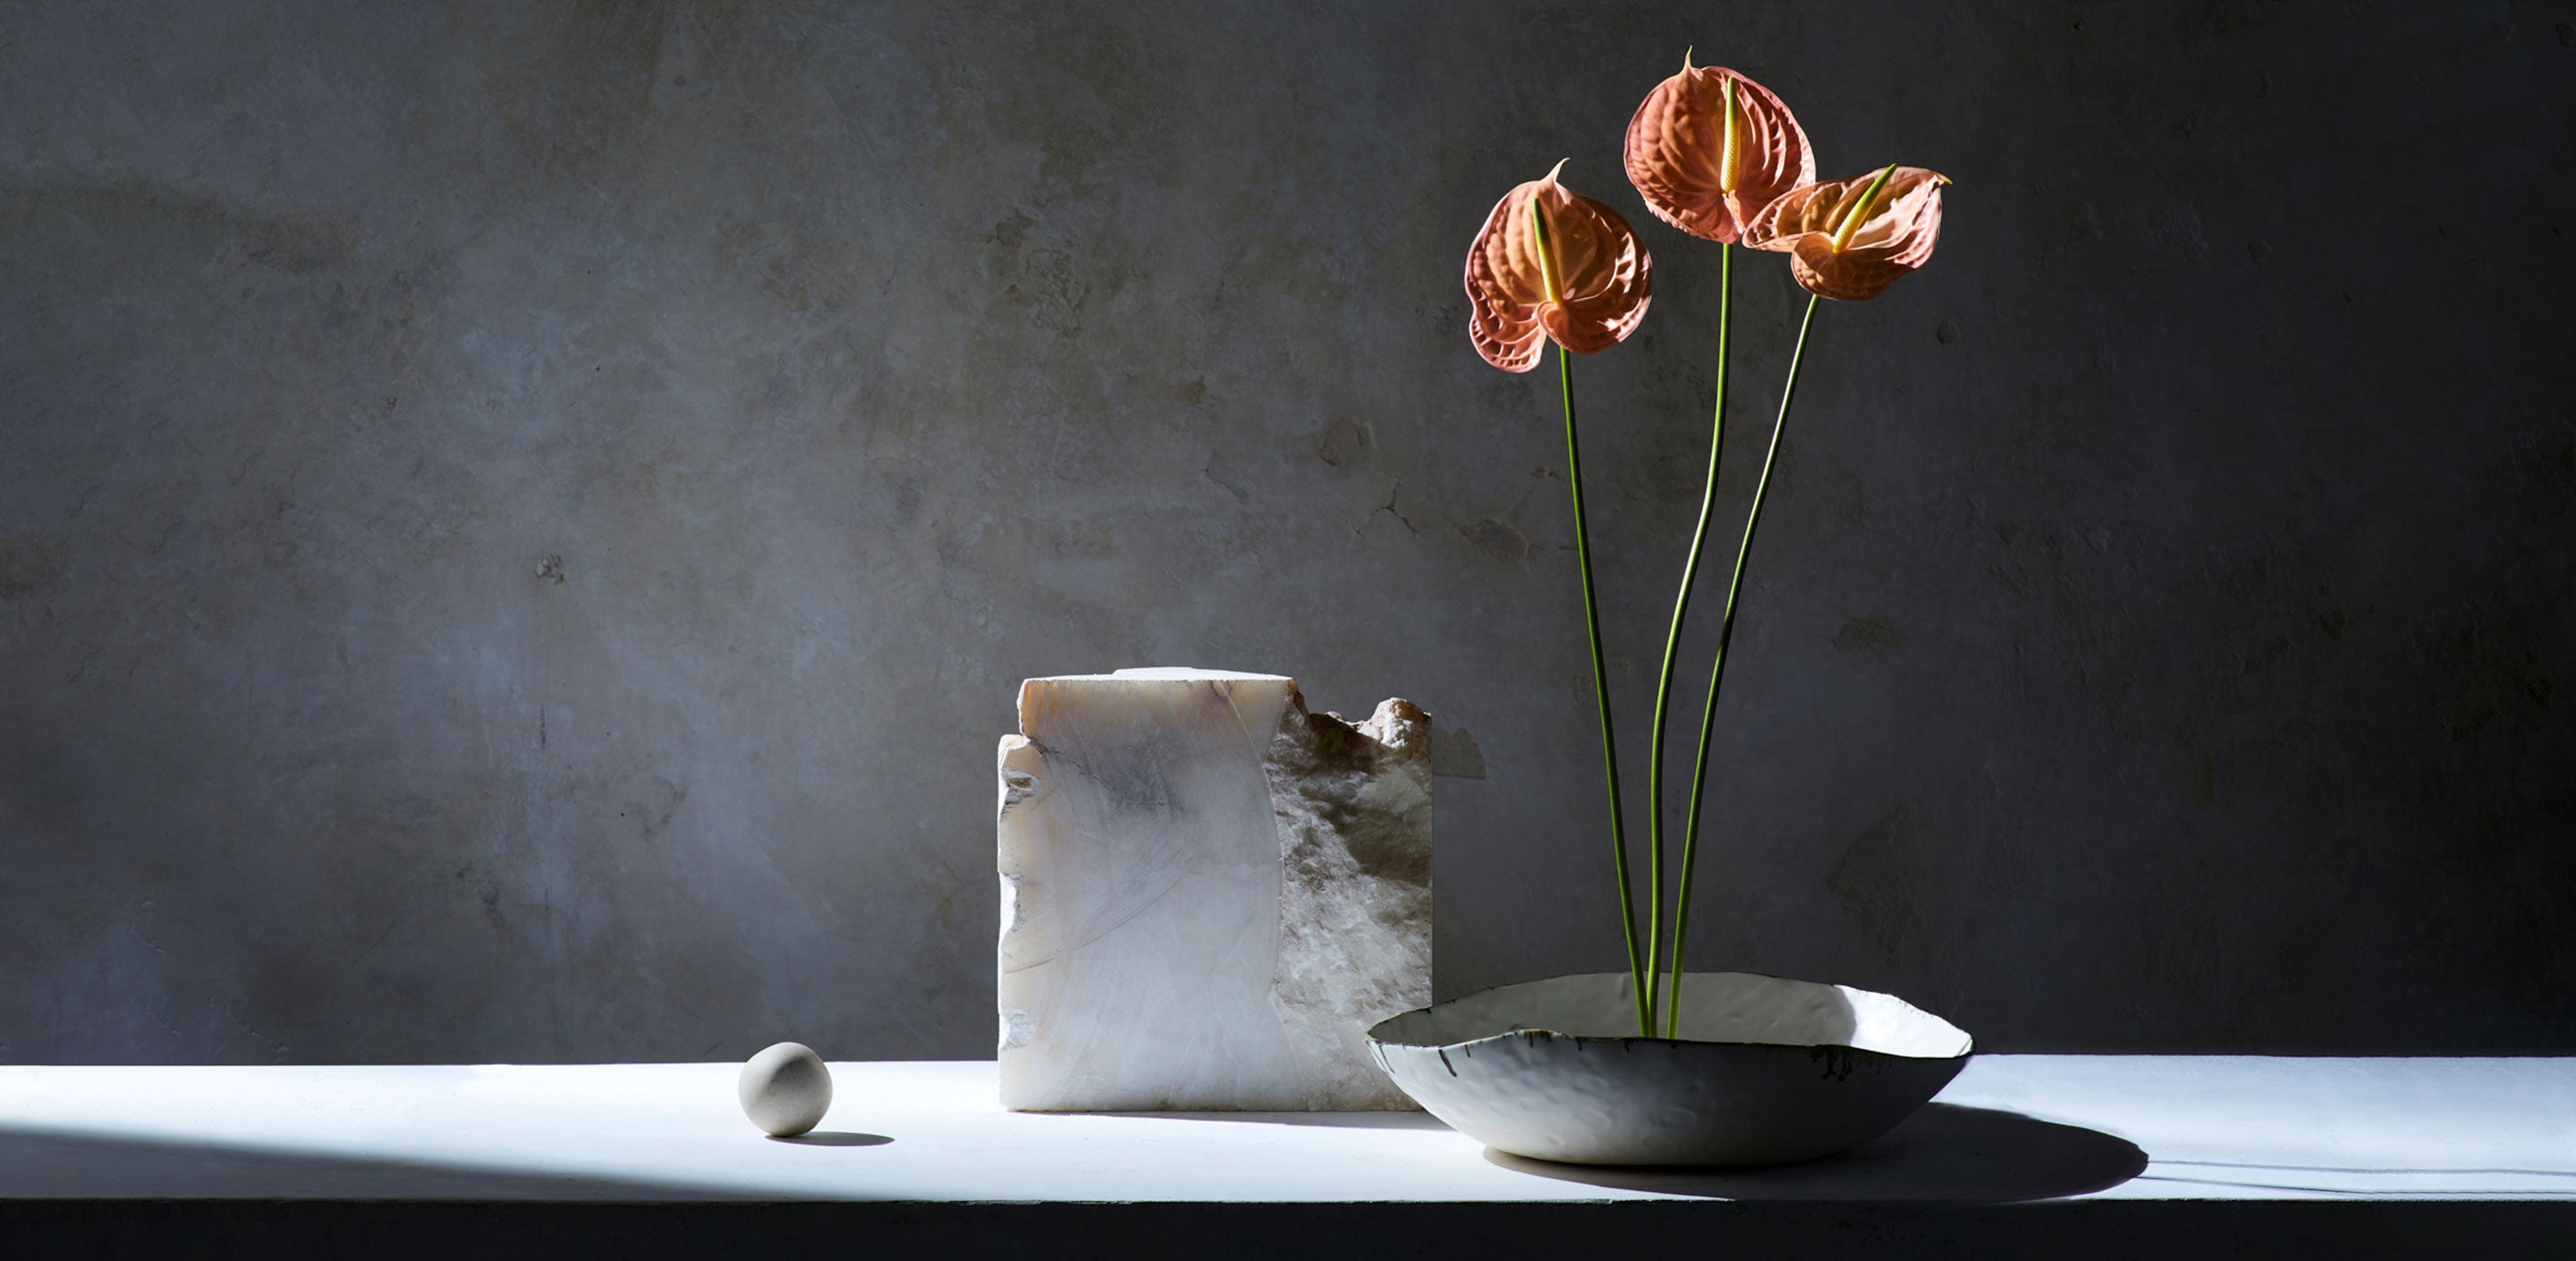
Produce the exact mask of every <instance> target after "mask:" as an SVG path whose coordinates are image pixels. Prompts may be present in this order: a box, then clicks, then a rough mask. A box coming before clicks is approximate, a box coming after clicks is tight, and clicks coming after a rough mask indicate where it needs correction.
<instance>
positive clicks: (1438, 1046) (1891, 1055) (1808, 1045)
mask: <svg viewBox="0 0 2576 1261" xmlns="http://www.w3.org/2000/svg"><path fill="white" fill-rule="evenodd" d="M1626 975H1627V974H1626V973H1624V972H1569V973H1562V974H1560V975H1557V976H1545V977H1539V978H1536V979H1534V980H1528V981H1511V982H1506V983H1504V984H1502V985H1488V986H1486V987H1485V988H1483V989H1480V990H1476V991H1474V992H1472V993H1467V994H1461V995H1459V996H1458V997H1456V998H1451V999H1445V1000H1443V1001H1441V1002H1437V1003H1433V1004H1431V1005H1430V1006H1427V1007H1415V1008H1411V1009H1409V1010H1406V1011H1400V1012H1397V1013H1396V1014H1394V1015H1392V1016H1388V1017H1386V1018H1385V1019H1383V1020H1380V1021H1378V1022H1376V1023H1375V1024H1372V1025H1370V1026H1369V1027H1368V1029H1367V1030H1366V1031H1365V1032H1364V1033H1363V1034H1361V1037H1363V1038H1364V1039H1366V1040H1367V1042H1368V1044H1369V1048H1370V1050H1372V1051H1375V1052H1377V1053H1378V1055H1379V1056H1380V1057H1381V1067H1383V1066H1384V1064H1383V1056H1384V1055H1385V1053H1386V1051H1387V1049H1388V1048H1396V1049H1401V1050H1406V1051H1413V1052H1417V1053H1418V1052H1422V1051H1456V1050H1461V1049H1465V1050H1468V1051H1470V1052H1472V1051H1473V1049H1474V1048H1476V1047H1480V1046H1484V1045H1487V1044H1489V1043H1495V1042H1502V1041H1505V1040H1507V1039H1512V1038H1520V1039H1523V1040H1525V1041H1526V1042H1527V1043H1528V1044H1529V1045H1532V1046H1535V1045H1537V1042H1538V1039H1540V1038H1546V1039H1548V1040H1550V1041H1560V1040H1561V1041H1568V1042H1572V1043H1575V1044H1576V1045H1575V1049H1576V1050H1578V1051H1579V1050H1581V1049H1583V1047H1582V1044H1583V1043H1586V1042H1602V1043H1618V1044H1623V1045H1632V1044H1636V1043H1661V1044H1663V1045H1665V1046H1671V1047H1768V1048H1777V1049H1781V1050H1792V1051H1797V1050H1804V1051H1826V1052H1834V1051H1840V1052H1842V1053H1844V1054H1846V1055H1877V1056H1883V1057H1885V1058H1887V1059H1891V1060H1905V1061H1909V1062H1913V1063H1919V1064H1943V1063H1951V1062H1957V1061H1964V1060H1967V1059H1968V1058H1969V1057H1971V1056H1973V1055H1975V1054H1976V1053H1977V1049H1976V1039H1975V1037H1974V1036H1973V1035H1971V1034H1970V1033H1969V1032H1968V1031H1967V1030H1965V1029H1961V1028H1959V1026H1958V1025H1956V1024H1953V1023H1951V1021H1950V1020H1949V1019H1948V1018H1947V1017H1944V1016H1941V1015H1937V1014H1935V1013H1933V1012H1929V1011H1925V1010H1923V1009H1922V1008H1920V1007H1917V1006H1915V1005H1914V1004H1912V1003H1909V1002H1906V1001H1905V1000H1904V999H1902V998H1899V997H1897V996H1896V995H1894V994H1889V993H1885V992H1883V991H1879V990H1865V989H1862V988H1860V987H1859V986H1857V985H1840V984H1837V983H1835V982H1831V981H1809V980H1805V979H1802V978H1799V977H1794V976H1774V975H1772V974H1771V973H1768V972H1749V971H1743V970H1733V969H1730V970H1726V971H1717V972H1685V973H1683V974H1682V975H1683V976H1685V977H1689V978H1698V977H1717V976H1749V977H1759V978H1761V979H1763V980H1769V981H1789V982H1792V983H1795V984H1799V985H1816V986H1823V987H1826V988H1833V989H1847V990H1851V991H1853V992H1855V993H1861V994H1869V995H1874V996H1876V997H1879V998H1884V999H1888V1000H1890V1001H1893V1002H1896V1003H1899V1004H1902V1005H1903V1006H1904V1007H1905V1009H1906V1010H1907V1011H1910V1012H1913V1013H1915V1014H1916V1015H1919V1016H1922V1017H1924V1018H1926V1019H1929V1020H1932V1021H1935V1022H1938V1023H1939V1024H1940V1025H1941V1026H1943V1027H1945V1028H1948V1029H1950V1030H1952V1031H1953V1032H1955V1033H1957V1034H1958V1035H1959V1037H1960V1039H1961V1040H1962V1042H1963V1043H1964V1046H1963V1047H1962V1049H1961V1050H1959V1051H1958V1052H1957V1053H1956V1054H1952V1055H1908V1054H1906V1053H1904V1052H1902V1051H1882V1050H1879V1049H1877V1048H1875V1047H1860V1046H1853V1045H1851V1044H1849V1043H1846V1042H1757V1041H1747V1040H1743V1039H1710V1038H1665V1037H1656V1036H1653V1035H1644V1034H1633V1033H1631V1034H1617V1035H1605V1034H1592V1033H1566V1032H1563V1031H1561V1030H1556V1029H1549V1028H1544V1027H1524V1028H1519V1029H1505V1030H1502V1031H1501V1032H1498V1033H1488V1034H1480V1035H1478V1036H1476V1037H1472V1038H1461V1039H1458V1040H1457V1041H1454V1042H1414V1041H1407V1040H1405V1039H1402V1038H1395V1037H1380V1036H1379V1031H1380V1030H1382V1029H1385V1028H1386V1027H1387V1026H1388V1025H1391V1024H1393V1023H1395V1022H1396V1021H1398V1020H1402V1019H1404V1018H1405V1017H1407V1016H1416V1015H1421V1014H1422V1013H1424V1012H1429V1011H1433V1010H1436V1009H1438V1008H1442V1007H1446V1006H1449V1005H1450V1004H1452V1003H1463V1002H1465V1001H1467V1000H1468V999H1471V998H1477V997H1481V996H1483V995H1486V994H1491V993H1493V992H1494V991H1496V990H1507V989H1516V988H1518V987H1521V986H1525V985H1542V984H1545V983H1547V982H1550V981H1561V980H1566V979H1569V978H1572V977H1593V976H1618V977H1625V976H1626ZM1444 1058H1445V1057H1444ZM1451 1071H1452V1072H1453V1073H1454V1072H1455V1071H1456V1070H1455V1069H1452V1070H1451Z"/></svg>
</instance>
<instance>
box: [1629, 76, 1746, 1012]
mask: <svg viewBox="0 0 2576 1261" xmlns="http://www.w3.org/2000/svg"><path fill="white" fill-rule="evenodd" d="M1728 82H1729V88H1730V90H1732V84H1733V81H1732V80H1729V81H1728ZM1729 99H1730V100H1732V99H1733V98H1731V97H1730V98H1729ZM1733 125H1734V124H1733V123H1732V122H1731V121H1730V122H1729V124H1728V126H1729V128H1730V131H1729V133H1728V134H1729V135H1732V134H1733V132H1732V130H1731V128H1732V127H1733ZM1717 260H1718V261H1717V406H1716V407H1715V409H1713V419H1711V420H1710V421H1709V427H1708V484H1707V486H1706V487H1705V488H1704V489H1702V490H1701V491H1700V496H1699V528H1698V529H1697V530H1695V531H1693V532H1692V534H1691V545H1690V557H1689V559H1687V560H1685V561H1683V562H1682V589H1681V593H1680V594H1678V595H1676V596H1674V597H1673V626H1672V629H1671V630H1670V631H1669V632H1667V633H1666V634H1665V635H1664V669H1663V674H1662V675H1661V677H1659V678H1658V679H1657V680H1656V683H1655V726H1654V740H1653V747H1652V748H1651V749H1650V750H1649V751H1648V753H1647V759H1648V760H1647V765H1646V796H1647V798H1648V799H1649V800H1651V801H1652V802H1654V809H1655V814H1654V818H1653V819H1652V820H1650V821H1649V830H1648V832H1647V844H1646V854H1647V859H1646V861H1647V862H1649V863H1651V864H1653V866H1654V873H1653V875H1652V876H1651V877H1650V878H1649V881H1648V887H1649V889H1650V890H1651V896H1652V898H1653V900H1654V908H1653V909H1652V910H1651V911H1649V912H1648V914H1647V920H1646V924H1647V927H1646V957H1647V958H1649V959H1660V958H1662V957H1663V935H1664V721H1665V719H1666V717H1667V716H1668V715H1669V714H1670V713H1671V711H1672V703H1673V661H1674V659H1675V658H1676V657H1678V656H1679V655H1680V653H1681V647H1682V619H1683V618H1684V617H1685V616H1687V615H1688V614H1689V613H1690V598H1691V586H1692V584H1693V583H1694V582H1696V581H1697V580H1698V578H1699V557H1700V552H1701V551H1702V550H1703V549H1705V548H1706V547H1707V546H1708V525H1709V521H1710V519H1711V518H1712V517H1713V516H1714V515H1715V513H1716V510H1717V463H1718V456H1719V455H1720V453H1721V452H1722V451H1723V450H1724V446H1725V438H1726V360H1727V346H1728V343H1729V341H1730V339H1731V334H1732V329H1731V328H1730V327H1729V325H1730V324H1731V323H1732V321H1733V317H1734V314H1735V247H1734V246H1733V245H1731V244H1721V245H1719V246H1718V247H1717ZM1673 918H1674V924H1673V933H1674V937H1675V938H1676V941H1675V943H1674V944H1675V945H1676V946H1678V945H1679V944H1680V943H1679V940H1678V939H1679V937H1680V934H1681V910H1680V908H1679V907H1676V908H1674V917H1673ZM1660 975H1661V970H1660V969H1658V970H1657V973H1656V976H1649V977H1647V978H1646V1020H1647V1025H1648V1028H1650V1029H1651V1028H1652V1027H1653V1022H1654V1016H1655V1010H1656V978H1657V976H1660ZM1673 988H1674V990H1675V991H1676V992H1678V991H1679V990H1680V988H1681V980H1680V978H1679V977H1675V978H1674V981H1673Z"/></svg>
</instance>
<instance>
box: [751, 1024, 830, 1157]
mask: <svg viewBox="0 0 2576 1261" xmlns="http://www.w3.org/2000/svg"><path fill="white" fill-rule="evenodd" d="M741 1095H742V1114H743V1115H744V1116H747V1117H750V1118H751V1123H752V1124H753V1125H757V1126H759V1127H760V1128H762V1129H764V1130H767V1131H768V1132H770V1133H771V1134H775V1135H777V1136H778V1137H780V1138H792V1137H794V1136H796V1135H798V1134H802V1133H804V1132H805V1131H807V1130H810V1129H813V1128H814V1127H815V1126H817V1125H821V1124H822V1123H823V1114H824V1113H826V1112H829V1111H831V1110H832V1070H830V1069H828V1068H825V1067H823V1057H822V1056H819V1055H816V1054H814V1052H813V1051H812V1050H811V1049H809V1048H807V1047H806V1046H805V1044H804V1043H801V1042H781V1043H779V1044H778V1045H776V1046H773V1047H770V1048H769V1049H768V1050H765V1051H762V1052H761V1053H760V1054H758V1055H755V1056H752V1057H751V1059H749V1060H748V1061H746V1062H744V1064H743V1066H742V1082H741Z"/></svg>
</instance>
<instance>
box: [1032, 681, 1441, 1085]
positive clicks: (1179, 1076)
mask: <svg viewBox="0 0 2576 1261" xmlns="http://www.w3.org/2000/svg"><path fill="white" fill-rule="evenodd" d="M1430 735H1431V733H1430V726H1429V722H1428V720H1427V719H1426V717H1425V716H1424V715H1423V713H1422V711H1421V710H1419V709H1416V708H1415V707H1414V706H1413V705H1412V704H1411V703H1409V702H1406V701H1400V700H1390V701H1387V702H1385V703H1384V704H1382V705H1380V706H1378V711H1377V713H1376V715H1375V716H1373V717H1372V718H1371V719H1370V720H1369V721H1367V722H1365V723H1362V724H1358V725H1356V726H1354V725H1352V724H1350V723H1348V722H1345V721H1343V720H1342V718H1341V717H1340V716H1339V715H1335V714H1309V713H1308V712H1307V711H1306V704H1305V699H1304V698H1303V697H1302V696H1301V695H1299V693H1298V691H1297V684H1296V681H1295V680H1293V679H1288V678H1283V677H1280V676H1276V675H1255V674H1236V673H1231V672H1225V671H1207V670H1140V671H1121V672H1119V673H1117V674H1114V675H1080V676H1071V677H1064V678H1049V679H1030V680H1029V681H1027V682H1026V683H1024V684H1022V685H1021V687H1020V733H1019V734H1018V735H1011V736H1004V737H1003V738H1002V747H1001V755H1000V765H999V775H1000V797H1001V803H1000V808H999V819H998V831H999V867H1000V871H1001V877H1002V938H1001V950H1000V978H999V982H998V986H999V994H1000V1001H1001V1049H1000V1057H1001V1083H1002V1102H1003V1104H1004V1105H1005V1106H1008V1107H1013V1108H1026V1109H1033V1110H1052V1111H1083V1110H1113V1109H1151V1108H1182V1109H1215V1108H1256V1109H1301V1108H1303V1109H1312V1108H1325V1109H1363V1108H1403V1107H1410V1106H1411V1104H1409V1103H1408V1102H1407V1101H1406V1100H1405V1098H1404V1096H1403V1095H1401V1094H1400V1093H1398V1092H1396V1090H1395V1089H1394V1088H1393V1086H1392V1085H1391V1084H1390V1083H1389V1082H1388V1081H1387V1079H1386V1077H1385V1076H1384V1075H1383V1074H1381V1073H1380V1072H1378V1071H1377V1069H1376V1068H1375V1067H1374V1066H1372V1065H1371V1064H1370V1063H1369V1060H1368V1056H1367V1054H1366V1052H1365V1050H1364V1049H1363V1046H1362V1042H1361V1037H1360V1033H1361V1030H1363V1029H1365V1028H1366V1027H1367V1026H1368V1025H1369V1024H1371V1023H1373V1022H1374V1021H1376V1020H1379V1019H1383V1018H1384V1017H1387V1016H1391V1015H1394V1014H1396V1013H1398V1012H1401V1011H1404V1010H1406V1009H1407V1008H1411V1007H1418V1006H1421V1005H1423V1004H1425V1003H1427V1002H1429V1001H1430V997H1431V773H1430Z"/></svg>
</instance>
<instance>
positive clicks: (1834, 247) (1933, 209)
mask: <svg viewBox="0 0 2576 1261" xmlns="http://www.w3.org/2000/svg"><path fill="white" fill-rule="evenodd" d="M1949 182H1950V179H1949V177H1948V176H1945V175H1942V174H1940V173H1938V172H1935V171H1927V170H1924V169H1923V168H1922V167H1919V166H1890V167H1888V168H1887V169H1886V170H1883V171H1880V172H1878V173H1877V174H1875V175H1859V176H1854V177H1853V178H1851V179H1847V180H1833V181H1830V182H1828V183H1823V184H1809V185H1806V186H1805V187H1803V188H1796V189H1792V190H1790V192H1789V193H1788V195H1786V196H1784V197H1782V198H1781V199H1780V200H1778V201H1775V202H1773V203H1771V205H1770V206H1769V208H1767V209H1765V210H1764V211H1763V212H1762V213H1761V214H1759V215H1757V216H1755V217H1754V219H1753V222H1751V223H1750V224H1747V225H1746V226H1745V229H1744V243H1745V244H1746V245H1750V246H1752V247H1753V248H1755V249H1757V250H1779V251H1781V252H1783V253H1786V254H1788V255H1789V270H1790V271H1791V272H1792V273H1793V274H1795V275H1796V276H1797V278H1798V283H1799V285H1801V286H1802V287H1804V288H1805V289H1806V290H1807V292H1809V293H1813V294H1816V295H1819V296H1821V297H1827V298H1834V299H1837V300H1839V301H1843V302H1857V301H1860V300H1861V299H1863V298H1875V297H1877V296H1878V295H1879V294H1880V293H1882V292H1884V291H1885V290H1886V288H1887V287H1888V286H1889V285H1892V284H1894V283H1896V278H1897V277H1899V276H1902V275H1904V274H1905V273H1907V272H1910V271H1912V270H1914V269H1915V268H1917V267H1921V266H1922V265H1923V264H1924V263H1926V262H1929V261H1930V260H1931V258H1932V246H1933V244H1934V243H1935V242H1937V241H1939V240H1940V239H1941V186H1942V185H1944V184H1947V183H1949Z"/></svg>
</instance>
